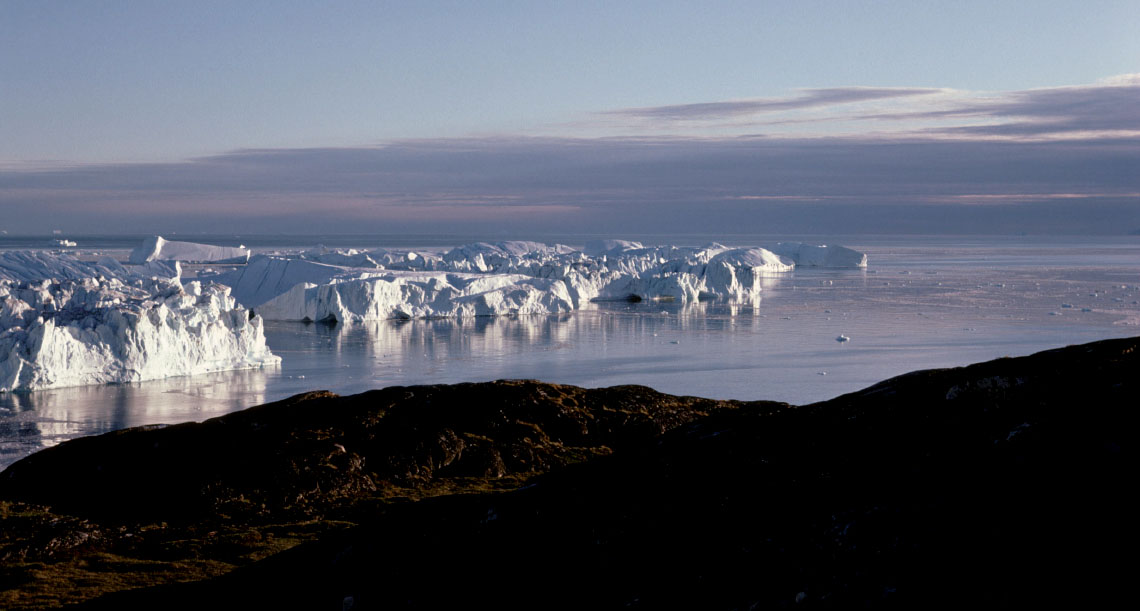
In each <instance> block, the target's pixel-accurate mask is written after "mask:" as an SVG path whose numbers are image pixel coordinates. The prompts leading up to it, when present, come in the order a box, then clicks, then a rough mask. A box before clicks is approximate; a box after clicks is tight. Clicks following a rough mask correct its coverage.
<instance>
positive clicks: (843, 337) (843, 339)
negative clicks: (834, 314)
mask: <svg viewBox="0 0 1140 611" xmlns="http://www.w3.org/2000/svg"><path fill="white" fill-rule="evenodd" d="M835 341H837V342H839V343H841V344H842V343H844V342H849V341H851V338H850V337H847V336H846V335H843V334H842V333H840V334H839V337H837V338H835Z"/></svg>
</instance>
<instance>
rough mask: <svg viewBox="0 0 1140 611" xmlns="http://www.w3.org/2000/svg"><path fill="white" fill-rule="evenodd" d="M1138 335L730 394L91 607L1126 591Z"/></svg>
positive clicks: (981, 602)
mask: <svg viewBox="0 0 1140 611" xmlns="http://www.w3.org/2000/svg"><path fill="white" fill-rule="evenodd" d="M1138 347H1140V340H1137V339H1134V338H1133V339H1123V340H1111V341H1105V342H1098V343H1094V344H1088V345H1084V346H1074V347H1069V348H1065V349H1061V350H1054V351H1050V352H1045V353H1040V354H1037V355H1034V356H1030V357H1024V358H1017V359H999V360H997V361H992V362H989V363H983V364H979V365H973V366H970V367H965V368H958V369H947V370H935V371H924V372H917V373H913V374H908V375H905V376H901V377H898V378H895V379H892V380H888V381H886V382H883V383H880V384H877V385H875V386H873V387H871V388H869V389H866V390H864V391H861V392H857V393H853V394H850V395H845V396H842V397H839V398H836V399H834V400H831V401H827V402H824V403H818V404H813V405H810V406H806V407H802V408H797V409H779V408H774V407H773V406H753V407H744V408H742V409H738V410H731V411H723V412H719V413H716V414H713V415H710V416H709V417H707V418H704V419H701V420H699V421H697V422H694V423H692V424H688V425H686V426H682V427H680V428H679V429H677V430H674V431H671V432H669V433H666V434H665V435H664V436H663V437H661V438H660V439H659V440H658V441H657V442H656V443H653V444H648V445H636V446H631V447H629V448H627V449H625V450H624V451H619V452H617V453H615V454H614V455H612V456H607V457H601V458H598V459H595V460H592V461H590V462H588V463H585V464H579V465H575V466H571V467H568V468H565V469H561V470H559V471H557V472H554V473H551V474H549V475H546V476H543V477H540V478H539V479H537V480H534V482H533V485H530V486H527V487H525V488H523V489H521V490H518V491H515V492H510V493H504V494H484V495H464V496H450V497H442V498H434V499H429V500H426V501H423V502H420V503H414V504H404V505H400V506H397V507H394V508H392V510H391V511H389V512H387V513H385V514H384V515H382V516H378V517H376V518H374V519H365V520H361V521H360V525H359V526H357V527H355V528H352V529H349V530H346V531H341V532H338V533H333V534H330V535H328V536H325V537H323V538H322V540H321V541H320V542H319V543H314V544H309V545H303V546H300V547H297V548H294V549H293V550H290V551H288V552H285V553H282V554H279V555H277V556H276V557H273V558H270V559H268V560H266V561H263V562H261V563H258V564H256V565H253V566H251V567H249V568H247V569H244V570H240V571H237V572H234V573H231V574H230V575H228V576H226V577H223V578H220V579H217V580H213V581H209V582H203V583H198V584H191V585H185V586H177V587H172V588H160V589H155V590H144V591H135V592H124V593H121V594H119V595H114V596H111V597H108V598H106V599H102V600H100V601H98V604H94V605H92V606H93V607H95V608H124V607H128V608H143V607H154V606H163V607H170V606H171V605H172V604H174V605H175V606H177V605H183V606H185V607H197V606H201V605H204V604H206V603H207V602H208V601H212V600H227V601H229V603H231V604H243V605H253V606H263V607H285V606H300V607H304V608H312V609H318V608H328V609H340V608H353V609H372V608H388V607H413V608H415V607H418V608H435V607H441V606H452V605H458V604H464V605H470V604H473V603H476V602H487V603H491V604H492V606H494V607H497V608H523V607H525V608H550V607H555V608H559V607H561V608H598V607H601V608H616V607H634V608H705V609H715V608H721V609H734V608H739V609H744V608H784V607H803V608H813V607H817V608H818V607H828V608H850V607H856V606H858V607H862V606H869V607H876V608H904V609H911V608H930V607H955V608H962V607H968V608H978V607H982V608H988V607H1028V606H1033V605H1037V604H1041V603H1044V602H1047V601H1053V602H1055V601H1057V600H1066V599H1067V600H1068V601H1070V602H1075V601H1080V602H1081V603H1082V604H1084V605H1098V604H1100V603H1105V602H1109V601H1112V600H1114V599H1118V598H1122V597H1124V596H1126V595H1130V593H1129V592H1128V588H1129V586H1128V584H1129V583H1130V580H1129V579H1128V577H1129V575H1130V572H1126V567H1130V564H1129V563H1126V562H1123V561H1121V560H1120V558H1119V555H1118V554H1117V553H1116V552H1117V550H1118V549H1119V548H1120V547H1121V546H1122V545H1126V546H1129V547H1130V545H1131V543H1130V541H1131V538H1132V535H1131V533H1132V532H1134V526H1133V519H1132V516H1131V515H1130V514H1131V512H1130V511H1128V510H1127V508H1128V507H1129V505H1128V503H1127V502H1126V499H1127V498H1128V495H1127V492H1126V491H1127V489H1129V488H1131V486H1132V482H1133V481H1134V479H1135V475H1134V470H1133V468H1132V467H1131V466H1130V465H1132V464H1133V461H1132V460H1130V459H1126V457H1128V456H1130V455H1131V453H1132V452H1133V448H1134V443H1133V439H1134V437H1135V430H1136V429H1135V418H1134V415H1133V414H1134V413H1135V406H1136V405H1140V400H1138V399H1140V376H1138V375H1137V373H1138V372H1140V350H1138Z"/></svg>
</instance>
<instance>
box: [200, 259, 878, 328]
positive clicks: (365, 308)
mask: <svg viewBox="0 0 1140 611" xmlns="http://www.w3.org/2000/svg"><path fill="white" fill-rule="evenodd" d="M778 248H779V249H780V250H781V252H782V253H783V254H781V253H777V252H773V251H771V250H767V249H764V248H729V247H726V246H723V245H721V244H716V243H712V244H708V245H705V246H701V247H679V246H650V247H646V246H644V245H642V244H640V243H638V242H631V241H626V240H602V241H594V242H589V243H587V244H586V245H585V246H584V248H582V249H580V250H579V249H575V248H571V247H568V246H565V245H561V244H554V245H549V244H543V243H540V242H525V241H506V242H495V243H487V242H478V243H474V244H467V245H464V246H460V247H457V248H454V249H452V250H450V251H448V252H446V253H443V254H442V255H436V254H431V253H417V252H405V253H398V252H394V251H388V250H378V251H373V252H369V253H361V252H358V251H349V252H344V253H339V254H340V255H341V257H343V258H338V257H337V256H336V255H337V254H338V253H335V252H330V251H328V250H327V249H318V250H317V251H307V252H305V253H300V254H297V255H292V256H267V255H258V256H255V257H253V258H252V259H250V262H249V264H248V265H247V266H245V267H244V268H240V269H235V270H232V271H229V272H226V273H223V274H218V275H215V276H212V277H211V280H213V281H215V282H220V283H223V284H227V285H229V286H232V287H233V289H234V296H235V297H236V298H237V299H238V301H239V302H240V303H242V304H243V305H245V306H246V307H249V308H253V309H255V310H256V312H257V313H258V314H260V315H261V316H262V317H264V318H266V319H270V320H310V321H318V320H335V321H338V322H353V321H365V320H377V319H387V318H434V317H454V316H495V315H512V314H545V313H557V312H567V311H571V310H574V309H578V308H581V307H583V306H584V305H586V304H588V303H590V302H592V301H606V300H673V301H680V302H693V301H700V300H720V301H729V302H754V301H756V300H758V299H759V298H760V293H761V291H762V289H763V284H764V282H765V279H766V278H771V277H772V276H773V275H774V274H782V273H785V272H788V271H790V270H792V269H794V267H795V265H796V264H797V263H798V262H800V261H803V262H804V264H806V265H813V266H830V267H860V266H866V256H865V255H863V254H862V253H858V252H856V251H854V250H850V249H847V248H844V247H841V246H811V245H803V244H780V245H778ZM338 260H339V261H346V262H351V263H352V264H353V265H352V266H349V265H334V264H332V263H333V262H334V261H338Z"/></svg>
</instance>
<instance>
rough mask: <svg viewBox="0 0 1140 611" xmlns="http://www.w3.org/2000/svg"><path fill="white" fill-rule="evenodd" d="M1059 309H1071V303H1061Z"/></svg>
mask: <svg viewBox="0 0 1140 611" xmlns="http://www.w3.org/2000/svg"><path fill="white" fill-rule="evenodd" d="M1061 307H1062V308H1071V307H1073V304H1071V303H1062V304H1061Z"/></svg>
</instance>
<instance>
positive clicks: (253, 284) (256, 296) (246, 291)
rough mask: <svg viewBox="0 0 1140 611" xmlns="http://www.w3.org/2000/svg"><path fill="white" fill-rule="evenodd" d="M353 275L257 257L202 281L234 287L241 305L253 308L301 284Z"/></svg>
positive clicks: (304, 263) (313, 264) (288, 260)
mask: <svg viewBox="0 0 1140 611" xmlns="http://www.w3.org/2000/svg"><path fill="white" fill-rule="evenodd" d="M353 273H354V272H353V270H351V269H346V268H344V267H340V266H337V265H329V264H326V263H317V262H315V261H309V260H306V259H301V258H289V257H278V256H270V255H257V256H255V257H253V258H252V259H250V260H249V263H248V264H247V265H245V266H244V267H239V268H236V269H232V270H230V271H227V272H223V273H220V274H215V275H212V276H206V275H199V277H200V278H202V279H208V280H210V281H212V282H217V283H219V284H224V285H226V286H229V287H231V288H232V289H233V293H232V294H233V296H234V298H235V299H237V301H238V303H240V304H242V305H243V306H245V307H247V308H252V307H256V306H259V305H261V304H263V303H265V302H267V301H269V300H270V299H273V298H274V297H277V296H278V295H281V294H283V293H285V292H286V291H288V290H289V289H291V288H293V287H294V286H297V285H298V284H301V283H305V282H307V283H312V284H325V283H328V282H330V281H332V279H333V278H338V277H346V276H351V275H353Z"/></svg>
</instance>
